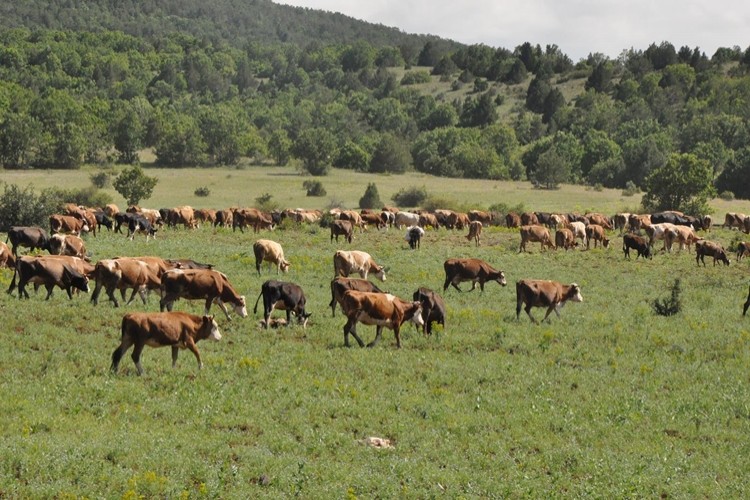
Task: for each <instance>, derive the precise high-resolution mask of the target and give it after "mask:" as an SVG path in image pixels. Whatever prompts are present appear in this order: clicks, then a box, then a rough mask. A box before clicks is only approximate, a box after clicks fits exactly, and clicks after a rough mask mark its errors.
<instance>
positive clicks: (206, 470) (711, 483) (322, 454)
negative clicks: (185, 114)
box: [0, 168, 750, 498]
mask: <svg viewBox="0 0 750 500" xmlns="http://www.w3.org/2000/svg"><path fill="white" fill-rule="evenodd" d="M265 171H266V170H264V172H265ZM152 172H153V171H152V170H150V169H149V170H148V171H147V173H149V174H151V175H153V174H152ZM167 172H168V173H169V174H170V175H171V174H172V173H173V174H174V176H173V177H170V180H169V182H167V181H164V180H163V181H162V182H160V184H159V185H158V186H157V189H156V192H155V194H154V197H153V198H152V200H146V201H144V202H143V203H142V205H144V206H148V207H157V208H158V207H160V206H174V205H178V204H183V203H187V204H191V205H193V206H195V207H212V208H223V207H226V206H229V205H231V204H234V203H239V204H241V205H244V206H251V205H252V204H253V199H254V197H255V196H258V195H260V194H262V193H264V192H270V193H272V194H273V195H274V199H275V200H276V201H278V202H279V203H280V204H281V205H282V206H305V207H310V208H323V207H322V206H321V205H323V204H324V201H323V200H321V199H315V198H307V199H305V197H304V192H303V191H302V189H301V183H302V180H303V178H300V177H295V176H292V175H291V174H292V171H290V170H289V169H285V170H284V171H283V172H282V171H281V170H279V171H275V172H274V173H281V174H283V175H277V176H275V177H273V178H272V181H273V182H271V180H269V179H267V178H261V177H260V176H259V175H256V177H253V174H258V172H259V169H253V168H251V169H246V170H237V171H235V170H211V171H205V170H195V171H194V170H190V171H182V170H179V171H167ZM199 174H202V176H203V177H201V175H199ZM337 174H338V172H337ZM64 175H65V176H71V175H77V176H78V178H77V179H78V180H77V182H78V185H81V184H85V183H86V180H87V175H86V174H85V173H83V172H79V173H75V174H71V173H67V174H64ZM54 176H63V174H62V173H55V174H54ZM206 176H210V177H206ZM359 176H362V177H361V179H363V180H362V181H361V182H358V183H357V185H356V186H354V187H352V184H353V181H354V180H356V179H359V178H360V177H359ZM51 177H52V176H48V177H46V178H39V179H37V180H35V181H34V185H35V186H36V187H37V188H42V187H44V183H45V182H48V183H50V182H51V183H57V184H58V185H73V184H74V183H75V181H71V180H70V179H69V178H66V179H62V178H58V179H57V180H54V179H52V178H51ZM19 178H20V177H19ZM206 179H210V180H206ZM3 180H4V181H6V182H15V183H18V184H20V185H25V184H26V182H24V181H22V180H16V179H14V178H10V177H6V176H5V175H4V179H3ZM322 181H323V183H324V185H325V186H326V189H327V190H328V193H329V197H332V196H333V197H336V198H338V199H341V200H343V201H344V202H345V203H346V204H347V205H348V206H356V200H357V199H358V198H359V196H361V195H362V193H363V192H364V187H365V185H366V182H367V181H369V182H376V183H377V185H378V188H379V190H380V194H381V198H382V199H383V201H384V202H388V201H389V200H387V199H388V198H390V194H392V192H395V191H396V190H397V189H398V188H399V187H403V186H410V185H418V186H420V185H422V184H424V185H426V187H427V189H428V191H429V192H430V193H434V194H440V195H442V196H446V197H450V198H451V199H454V200H456V201H458V202H460V203H466V204H472V205H474V206H478V207H479V206H483V207H486V206H489V205H491V204H492V203H497V202H501V201H502V202H505V203H508V204H509V205H513V204H516V203H519V202H523V203H524V204H525V205H526V207H528V208H530V209H536V210H547V209H549V210H571V211H572V210H586V209H596V210H600V211H603V212H606V213H610V212H614V211H615V210H618V209H620V208H622V206H623V205H627V206H633V205H635V204H636V203H637V202H636V201H631V200H634V199H631V198H626V199H624V200H623V199H621V198H620V197H619V192H611V191H609V192H608V191H604V192H601V193H599V192H593V191H585V190H584V189H583V188H570V190H569V188H568V187H566V188H564V189H562V190H560V191H556V192H552V193H547V192H539V191H534V190H531V189H530V188H528V185H522V184H520V183H519V184H517V185H516V184H508V183H494V182H486V181H485V182H484V183H482V182H480V181H473V182H472V181H464V180H458V181H456V180H448V179H432V178H429V177H421V176H417V175H414V174H412V175H410V176H409V177H400V176H389V177H374V178H373V177H371V176H365V175H364V174H353V173H344V174H342V177H341V178H338V176H337V178H333V177H330V178H323V179H322ZM212 183H213V184H212ZM200 185H209V187H210V188H211V191H212V193H215V194H214V195H213V196H212V197H209V198H207V199H199V198H195V197H194V196H193V195H192V191H193V190H194V189H195V188H196V187H199V186H200ZM115 202H116V203H118V204H120V205H121V206H123V205H124V203H122V200H121V198H119V196H118V197H115ZM721 206H723V205H721ZM732 209H733V210H736V211H745V212H747V211H750V210H747V207H746V206H743V204H742V203H737V204H736V205H734V206H733V207H732ZM718 214H719V215H717V216H716V217H715V218H718V217H722V218H723V212H718ZM464 234H466V233H465V232H463V231H453V232H452V231H446V230H438V231H427V234H426V235H425V237H424V238H423V239H422V245H421V249H420V250H416V251H412V250H410V249H409V248H408V245H407V243H406V242H405V241H404V239H403V232H402V231H397V230H389V231H375V230H370V231H368V232H366V233H359V232H357V233H356V234H355V240H354V242H353V244H352V245H348V244H346V243H343V242H339V243H338V244H336V243H330V242H329V238H330V233H329V232H328V230H326V229H323V228H320V227H317V226H296V225H283V226H282V227H279V228H277V229H276V230H274V231H273V232H268V231H264V232H261V233H260V234H259V235H254V234H253V233H252V232H245V233H240V232H239V231H237V232H236V233H233V232H232V231H231V229H218V230H213V229H212V228H209V227H201V228H199V229H197V230H195V231H187V230H184V229H177V230H172V229H166V228H165V229H163V230H161V231H160V232H159V233H158V236H157V238H156V240H152V241H148V242H146V241H145V240H144V239H143V237H142V236H138V237H136V239H135V241H132V242H130V241H127V240H126V239H125V237H124V235H116V234H113V233H107V232H106V231H105V232H104V233H102V234H101V235H100V236H98V237H96V238H94V237H91V236H89V237H87V247H88V249H89V251H91V252H92V253H93V256H92V258H93V260H98V259H100V258H108V257H112V256H115V255H132V256H137V255H159V256H162V257H174V258H181V257H189V258H193V259H195V260H198V261H200V262H208V263H212V264H214V265H215V266H216V268H217V269H219V270H221V271H222V272H224V273H226V274H227V275H228V277H229V279H230V281H231V282H232V283H233V285H234V286H235V288H237V289H238V290H239V291H240V292H241V293H243V294H244V295H246V297H247V301H248V309H249V312H250V313H251V315H250V316H249V317H248V318H245V319H241V318H238V317H237V316H236V315H233V320H232V321H231V322H229V321H227V320H226V319H225V318H224V316H223V315H222V314H221V313H220V311H219V310H218V308H216V306H213V307H212V313H216V319H217V321H218V322H219V325H220V327H221V329H222V334H223V336H224V337H223V339H222V340H221V341H220V342H207V341H204V342H201V343H199V344H198V348H199V349H200V351H201V354H202V358H203V362H204V364H205V367H204V369H203V370H202V371H199V370H198V369H197V366H196V362H195V359H194V357H193V356H192V354H191V353H190V352H189V351H181V352H180V356H179V360H178V364H177V367H176V368H175V369H172V368H171V359H170V353H169V349H166V348H162V349H150V348H146V350H145V351H144V353H143V356H142V364H143V367H144V369H145V374H144V376H142V377H138V376H137V375H136V371H135V366H134V365H133V363H132V361H131V360H130V353H128V354H127V355H126V356H125V357H124V358H123V360H122V362H121V366H120V372H119V374H117V375H112V374H111V373H110V372H109V366H110V361H111V358H110V356H111V354H112V351H113V350H114V349H115V347H117V345H118V344H119V335H120V334H119V325H120V320H121V318H122V315H123V314H124V313H125V312H127V311H155V310H158V298H157V297H156V296H154V295H153V294H152V296H151V297H150V298H149V302H148V304H147V305H145V306H144V305H143V304H142V303H141V302H140V301H138V299H136V302H133V303H132V304H131V305H129V306H125V307H121V308H119V309H115V308H114V307H112V305H111V304H110V303H108V302H107V301H106V300H104V298H102V299H101V300H100V303H99V305H98V306H93V305H92V304H90V302H89V297H88V296H86V295H85V294H83V295H80V296H77V297H74V298H73V300H72V301H69V300H68V299H67V297H66V296H65V293H64V292H63V291H62V290H59V289H58V290H56V291H55V294H54V296H53V297H52V298H51V299H50V300H49V301H48V302H45V301H44V300H43V297H44V295H43V294H42V293H40V294H38V295H36V296H35V295H34V294H33V293H32V297H31V299H29V300H23V301H21V300H19V299H18V298H17V296H15V295H14V296H8V295H7V294H2V296H0V320H1V321H2V328H0V335H2V342H3V349H2V353H3V354H2V358H1V359H0V390H1V394H2V398H0V421H1V422H2V425H0V433H1V435H2V439H1V440H0V497H4V498H5V497H7V498H40V497H61V498H74V497H125V498H139V497H146V498H150V497H170V498H174V497H181V498H202V497H208V498H217V497H223V498H261V497H266V498H279V497H291V496H300V497H305V498H343V497H346V498H355V497H361V498H372V497H397V496H399V497H416V498H425V497H440V496H445V497H449V498H453V497H537V498H538V497H549V496H557V497H559V496H593V497H626V496H628V497H632V496H637V497H655V496H669V497H699V496H702V497H735V498H736V497H744V496H746V495H747V490H748V488H749V487H750V481H749V480H748V478H747V470H749V469H750V459H748V456H750V454H749V453H748V443H750V440H749V439H748V437H749V436H750V389H749V387H750V385H748V382H749V381H750V376H749V375H748V365H749V364H750V318H743V317H742V316H741V307H742V303H743V302H744V301H745V298H746V297H747V293H748V279H747V277H748V266H750V261H747V260H743V261H741V262H736V261H735V258H734V255H732V256H731V258H732V264H731V266H729V267H725V266H720V265H717V266H716V267H713V266H712V265H711V263H710V261H709V259H707V262H708V265H707V266H706V267H705V268H703V266H701V267H700V268H699V267H698V266H696V263H695V254H694V253H688V252H681V253H679V252H674V253H672V254H657V255H656V256H655V257H654V259H653V260H645V261H644V260H641V259H638V260H635V259H633V260H632V261H626V260H624V259H623V255H622V251H621V248H620V246H621V244H622V243H621V242H622V240H621V238H619V237H617V236H616V233H614V232H611V233H610V237H611V238H612V244H611V246H610V248H609V249H596V250H593V249H592V250H590V251H580V250H575V251H569V252H565V251H546V252H540V251H539V245H538V244H529V247H528V248H529V249H530V252H529V253H524V254H518V253H517V252H518V245H519V243H520V237H519V234H518V231H517V230H508V229H504V228H487V229H485V231H484V233H483V235H482V242H483V244H482V246H480V247H475V246H474V245H473V243H472V244H469V243H468V242H467V241H466V240H465V238H464ZM707 236H708V237H709V238H710V239H712V240H717V241H719V242H721V243H723V244H724V245H725V247H729V246H730V244H731V243H732V242H734V241H737V240H738V239H739V238H740V235H739V234H738V232H737V231H730V230H723V229H714V230H713V231H712V232H711V233H710V235H707ZM742 237H745V238H746V235H742ZM258 238H270V239H273V240H275V241H278V242H279V243H281V244H282V245H283V247H284V250H285V254H286V257H287V259H288V260H290V261H291V263H292V267H291V269H290V271H289V273H287V274H285V275H282V278H281V279H284V280H288V281H293V282H295V283H297V284H299V285H301V286H302V287H303V289H304V290H305V292H306V295H307V300H308V307H307V309H308V311H311V312H313V316H312V317H311V319H310V322H309V324H308V328H307V329H305V330H303V329H302V328H300V327H296V326H294V327H291V328H288V329H283V328H282V329H278V330H264V329H262V328H260V326H259V323H258V320H259V319H260V318H261V316H262V314H260V309H262V307H261V305H259V314H256V315H253V314H252V306H253V305H254V304H255V299H256V298H257V297H258V293H259V292H260V285H261V284H262V283H263V281H265V280H266V279H269V278H276V277H277V276H276V272H275V271H274V272H272V273H271V274H269V273H268V270H267V267H266V266H265V265H264V266H263V268H262V275H261V276H258V275H257V273H256V272H255V262H254V257H253V255H252V243H253V242H254V241H255V240H256V239H258ZM659 247H660V246H659ZM657 248H658V247H657ZM337 249H360V250H365V251H367V252H369V253H371V254H372V255H373V257H374V258H375V259H376V260H377V261H378V262H379V263H381V264H385V265H387V266H390V268H391V270H390V272H389V273H388V275H387V281H386V282H385V283H383V284H382V288H384V289H386V290H388V291H390V292H391V293H394V294H396V295H398V296H401V297H403V298H409V297H411V295H412V293H413V292H414V291H415V290H416V289H417V287H419V286H427V287H429V288H432V289H434V290H436V291H439V292H440V293H441V294H442V295H443V297H444V298H445V302H446V305H447V308H448V318H447V325H446V329H445V330H444V331H443V330H441V329H440V328H439V327H438V328H437V332H436V333H433V335H432V336H431V337H429V338H427V337H423V336H422V335H421V333H418V332H416V331H415V329H414V327H413V326H411V325H405V326H404V329H403V330H402V344H403V348H402V349H400V350H397V349H396V348H395V345H394V340H393V334H392V333H391V332H390V331H389V330H386V331H385V332H384V337H383V339H382V341H381V343H380V344H379V345H378V346H377V347H375V348H373V349H360V348H359V347H353V348H350V349H347V348H345V347H343V332H342V328H343V326H344V323H345V319H344V317H343V315H342V314H341V312H340V310H337V312H336V316H335V317H331V310H330V308H329V307H328V303H329V301H330V288H329V283H330V280H331V278H332V275H333V267H332V256H333V253H334V252H335V250H337ZM449 257H478V258H482V259H484V260H486V261H488V262H489V263H491V264H492V265H494V266H495V267H496V268H498V269H502V270H503V271H504V272H505V275H506V277H507V279H508V286H507V287H505V288H502V287H500V286H499V285H498V284H497V283H488V284H487V285H486V287H485V292H484V293H479V290H478V289H477V290H475V291H473V292H471V293H459V292H457V291H455V290H453V289H449V290H448V291H446V292H444V293H443V292H442V284H443V280H444V274H443V268H442V263H443V261H444V260H445V259H447V258H449ZM11 275H12V273H10V272H9V271H8V270H0V286H2V287H4V289H7V287H8V284H9V282H10V279H11ZM676 277H679V278H681V280H682V289H683V294H682V300H683V310H682V312H681V313H679V314H678V315H676V316H673V317H659V316H655V315H654V313H653V312H652V310H651V306H650V302H651V301H652V300H653V299H656V298H662V297H665V296H666V295H668V294H669V290H670V287H671V285H672V283H673V281H674V279H675V278H676ZM522 278H542V279H555V280H559V281H563V282H565V283H570V282H576V283H578V284H579V285H580V286H581V292H582V295H583V298H584V302H583V303H580V304H576V303H571V304H568V305H567V306H565V307H564V308H563V309H562V311H561V315H562V319H558V318H557V317H556V316H555V315H554V314H553V315H552V316H551V318H552V321H551V323H543V324H541V325H534V324H532V323H531V322H530V321H529V319H528V318H527V317H526V316H525V314H524V313H523V312H521V318H520V320H518V321H517V320H516V314H515V306H516V304H515V287H514V284H515V282H516V281H517V280H518V279H522ZM378 284H379V285H381V284H380V283H378ZM462 288H464V289H465V290H466V289H468V288H469V285H468V284H467V283H464V284H463V285H462ZM175 310H181V311H189V312H193V313H195V314H201V312H202V310H203V303H202V301H194V302H186V301H184V300H183V301H179V302H177V303H176V304H175ZM534 314H535V316H536V317H537V318H538V319H541V317H542V315H543V310H541V309H535V310H534ZM280 316H283V312H276V313H275V314H274V317H280ZM358 331H359V332H360V335H361V336H362V337H363V339H364V340H365V341H366V342H367V341H369V340H372V338H373V337H374V335H375V332H374V327H367V326H364V325H360V326H359V327H358ZM369 436H378V437H382V438H387V439H390V440H391V441H392V443H393V445H394V448H393V449H375V448H372V447H369V446H367V445H365V444H363V443H362V440H363V439H365V438H367V437H369Z"/></svg>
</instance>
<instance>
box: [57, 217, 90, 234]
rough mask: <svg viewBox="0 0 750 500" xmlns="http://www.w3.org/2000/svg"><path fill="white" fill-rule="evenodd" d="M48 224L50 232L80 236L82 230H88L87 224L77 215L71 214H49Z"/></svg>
mask: <svg viewBox="0 0 750 500" xmlns="http://www.w3.org/2000/svg"><path fill="white" fill-rule="evenodd" d="M49 225H50V229H51V230H52V233H53V234H54V233H66V234H75V235H76V236H80V234H81V233H82V232H86V231H88V230H89V225H88V224H87V223H86V222H84V221H83V220H81V219H79V218H78V217H73V216H72V215H58V214H55V215H51V216H50V218H49Z"/></svg>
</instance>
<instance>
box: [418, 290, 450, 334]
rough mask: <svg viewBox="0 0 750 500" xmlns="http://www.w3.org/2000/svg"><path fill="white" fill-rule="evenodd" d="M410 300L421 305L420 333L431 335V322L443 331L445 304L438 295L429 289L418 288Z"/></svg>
mask: <svg viewBox="0 0 750 500" xmlns="http://www.w3.org/2000/svg"><path fill="white" fill-rule="evenodd" d="M412 298H413V299H414V300H415V301H419V302H420V303H421V304H422V321H424V324H423V325H422V333H425V334H426V335H432V323H433V322H434V323H438V324H439V325H441V326H442V327H443V329H445V302H443V298H442V297H441V296H440V295H439V294H437V293H436V292H433V291H432V290H430V289H429V288H424V287H420V288H418V289H417V291H416V292H414V296H413V297H412Z"/></svg>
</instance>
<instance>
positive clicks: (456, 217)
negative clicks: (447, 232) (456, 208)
mask: <svg viewBox="0 0 750 500" xmlns="http://www.w3.org/2000/svg"><path fill="white" fill-rule="evenodd" d="M470 223H471V221H470V220H469V216H468V215H466V214H465V213H463V212H451V213H450V214H448V218H447V222H446V227H447V228H448V229H454V228H455V229H463V228H465V227H468V225H469V224H470Z"/></svg>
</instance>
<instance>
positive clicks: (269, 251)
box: [253, 240, 291, 276]
mask: <svg viewBox="0 0 750 500" xmlns="http://www.w3.org/2000/svg"><path fill="white" fill-rule="evenodd" d="M253 253H254V254H255V269H256V271H258V276H260V265H261V264H262V263H263V261H266V262H268V270H269V271H270V270H271V265H272V264H276V274H279V269H280V270H281V271H283V272H287V271H288V270H289V266H290V265H291V264H290V263H289V262H288V261H287V260H286V259H285V258H284V249H283V248H281V245H280V244H279V243H276V242H275V241H273V240H258V241H256V242H255V243H253Z"/></svg>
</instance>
